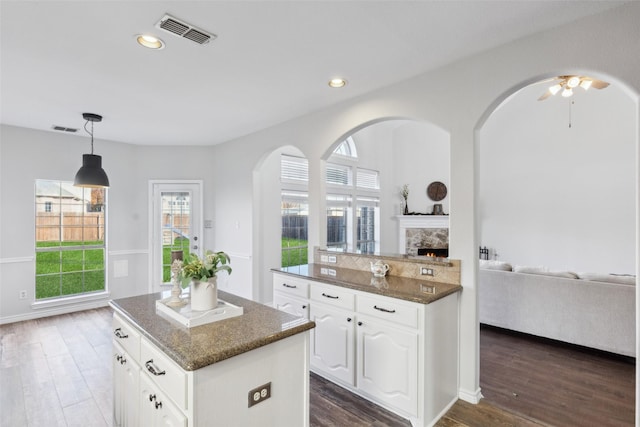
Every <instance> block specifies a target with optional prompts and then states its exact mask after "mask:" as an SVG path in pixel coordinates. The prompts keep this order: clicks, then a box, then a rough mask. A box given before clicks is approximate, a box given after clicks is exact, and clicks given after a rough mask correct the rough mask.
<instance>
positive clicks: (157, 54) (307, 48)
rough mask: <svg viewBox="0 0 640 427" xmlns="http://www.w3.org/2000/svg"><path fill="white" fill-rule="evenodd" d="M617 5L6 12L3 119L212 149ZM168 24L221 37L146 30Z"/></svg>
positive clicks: (27, 7) (162, 6)
mask: <svg viewBox="0 0 640 427" xmlns="http://www.w3.org/2000/svg"><path fill="white" fill-rule="evenodd" d="M622 3H624V2H618V1H546V0H545V1H515V0H511V1H481V0H475V1H453V0H452V1H402V0H396V1H337V0H333V1H304V0H299V1H238V0H236V1H167V2H158V1H143V0H129V1H87V0H85V1H82V2H80V1H7V0H1V3H0V7H1V9H0V15H1V16H0V19H1V26H0V28H1V30H0V35H1V43H2V44H1V57H0V59H1V62H0V71H1V87H0V91H1V92H0V97H1V104H0V108H1V109H0V113H1V115H0V120H1V122H2V123H4V124H9V125H15V126H22V127H27V128H34V129H42V130H51V129H52V126H53V125H59V126H66V127H73V128H80V129H82V126H83V125H84V120H83V119H82V113H83V112H91V113H96V114H101V115H103V116H104V121H103V122H102V123H100V124H97V125H96V126H95V136H96V138H98V139H107V140H113V141H121V142H126V143H132V144H143V145H147V144H150V145H208V144H218V143H221V142H225V141H229V140H231V139H234V138H237V137H240V136H242V135H246V134H249V133H252V132H255V131H258V130H260V129H264V128H267V127H269V126H273V125H275V124H277V123H281V122H283V121H286V120H289V119H291V118H293V117H296V116H300V115H303V114H306V113H310V112H312V111H316V110H320V109H323V108H326V107H328V106H330V105H332V104H335V103H338V102H342V101H345V100H347V99H350V98H353V97H356V96H359V95H362V94H364V93H367V92H369V91H372V90H374V89H377V88H380V87H384V86H387V85H390V84H392V83H394V82H398V81H401V80H404V79H406V78H408V77H411V76H414V75H417V74H420V73H423V72H425V71H428V70H430V69H434V68H437V67H439V66H442V65H444V64H447V63H450V62H452V61H455V60H458V59H460V58H463V57H465V56H469V55H472V54H474V53H477V52H481V51H483V50H486V49H489V48H491V47H495V46H498V45H500V44H504V43H506V42H509V41H512V40H515V39H517V38H520V37H523V36H526V35H528V34H533V33H537V32H541V31H545V30H547V29H549V28H552V27H556V26H559V25H562V24H564V23H566V22H569V21H573V20H575V19H578V18H580V17H583V16H586V15H590V14H595V13H599V12H601V11H603V10H606V9H609V8H612V7H617V6H619V5H621V4H622ZM165 13H169V14H171V15H173V16H175V17H177V18H179V19H181V20H184V21H186V22H188V23H190V24H192V25H194V26H196V27H199V28H201V29H203V30H206V31H209V32H212V33H215V34H217V35H218V38H217V39H216V40H214V41H212V42H211V43H209V44H207V45H203V46H201V45H197V44H195V43H193V42H191V41H188V40H185V39H180V38H178V37H176V36H174V35H172V34H170V33H166V32H164V31H162V30H159V29H157V28H155V24H156V22H157V21H158V20H159V19H160V18H161V17H162V16H163V15H164V14H165ZM139 33H153V34H156V35H157V36H160V37H161V38H162V39H163V40H164V41H165V43H166V48H165V49H163V50H160V51H151V50H147V49H144V48H142V47H140V46H139V45H137V44H136V42H135V37H134V36H135V35H136V34H139ZM334 76H343V77H345V78H346V79H347V80H348V81H349V84H348V85H347V86H346V87H345V88H343V89H332V88H329V87H328V85H327V81H328V80H329V79H330V78H332V77H334ZM51 131H52V132H54V131H53V130H51ZM79 134H84V131H82V130H81V131H80V132H79ZM85 135H86V134H85Z"/></svg>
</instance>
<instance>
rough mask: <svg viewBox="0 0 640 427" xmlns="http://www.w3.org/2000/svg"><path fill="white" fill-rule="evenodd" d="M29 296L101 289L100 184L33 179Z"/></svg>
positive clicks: (103, 249)
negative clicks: (87, 185)
mask: <svg viewBox="0 0 640 427" xmlns="http://www.w3.org/2000/svg"><path fill="white" fill-rule="evenodd" d="M35 207H36V209H35V211H36V214H35V224H36V230H35V231H36V233H35V254H36V289H35V299H36V300H44V299H53V298H64V297H68V296H76V295H81V294H88V293H94V292H100V291H104V290H105V288H106V285H105V253H106V239H105V212H106V189H104V188H80V187H74V186H73V183H72V182H65V181H53V180H43V179H38V180H36V183H35Z"/></svg>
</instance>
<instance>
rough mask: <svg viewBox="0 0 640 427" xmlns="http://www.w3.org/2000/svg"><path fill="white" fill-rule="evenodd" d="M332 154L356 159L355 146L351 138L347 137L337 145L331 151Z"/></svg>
mask: <svg viewBox="0 0 640 427" xmlns="http://www.w3.org/2000/svg"><path fill="white" fill-rule="evenodd" d="M333 154H337V155H339V156H345V157H352V158H354V159H357V158H358V151H357V150H356V144H354V142H353V138H351V137H348V138H347V139H345V140H344V141H342V142H341V143H340V145H338V146H337V147H336V149H335V150H333Z"/></svg>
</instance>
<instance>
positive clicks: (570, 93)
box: [562, 87, 573, 98]
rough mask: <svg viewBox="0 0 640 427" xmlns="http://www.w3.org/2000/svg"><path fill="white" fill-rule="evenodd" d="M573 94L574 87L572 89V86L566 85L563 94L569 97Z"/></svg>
mask: <svg viewBox="0 0 640 427" xmlns="http://www.w3.org/2000/svg"><path fill="white" fill-rule="evenodd" d="M571 95H573V89H571V88H570V87H565V88H564V90H563V91H562V96H563V97H565V98H568V97H570V96H571Z"/></svg>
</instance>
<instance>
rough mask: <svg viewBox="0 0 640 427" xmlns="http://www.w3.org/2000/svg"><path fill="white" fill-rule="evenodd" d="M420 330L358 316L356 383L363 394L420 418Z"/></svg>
mask: <svg viewBox="0 0 640 427" xmlns="http://www.w3.org/2000/svg"><path fill="white" fill-rule="evenodd" d="M418 338H419V337H418V331H417V330H411V329H398V328H395V327H391V326H389V324H388V322H385V321H381V320H377V319H375V318H370V317H367V316H365V315H358V326H357V346H356V348H357V350H356V352H357V354H358V358H357V362H356V366H357V367H358V368H357V384H358V388H359V389H360V390H362V391H363V392H364V393H366V394H368V395H370V396H372V397H374V398H376V399H378V400H379V401H381V402H385V403H386V404H388V405H392V406H394V407H396V408H399V409H402V410H403V411H406V412H407V413H409V414H413V415H415V416H417V415H418Z"/></svg>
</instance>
